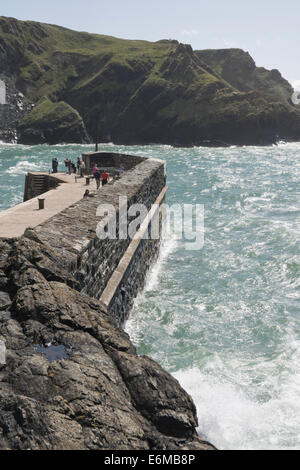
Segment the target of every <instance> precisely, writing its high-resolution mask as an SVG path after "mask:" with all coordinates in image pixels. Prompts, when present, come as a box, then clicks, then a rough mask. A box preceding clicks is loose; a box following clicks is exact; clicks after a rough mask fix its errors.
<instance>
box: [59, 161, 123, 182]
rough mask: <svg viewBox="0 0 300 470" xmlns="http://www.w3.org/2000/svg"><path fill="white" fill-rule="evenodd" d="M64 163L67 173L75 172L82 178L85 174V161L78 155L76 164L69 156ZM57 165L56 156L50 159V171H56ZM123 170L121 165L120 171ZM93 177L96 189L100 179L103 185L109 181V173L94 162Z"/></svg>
mask: <svg viewBox="0 0 300 470" xmlns="http://www.w3.org/2000/svg"><path fill="white" fill-rule="evenodd" d="M64 163H65V167H66V172H67V173H68V174H69V175H72V174H75V175H78V176H80V177H81V178H84V176H85V175H86V166H85V163H84V161H83V160H81V159H80V158H79V157H78V159H77V164H76V165H75V163H74V162H73V161H72V160H71V159H70V158H66V159H65V161H64ZM58 166H59V162H58V160H57V158H53V160H52V172H53V173H57V172H58ZM123 170H124V169H123V167H121V168H120V171H123ZM93 177H94V179H95V181H96V186H97V189H99V188H100V185H101V181H102V186H105V185H106V184H107V183H108V181H109V177H110V175H109V173H107V171H106V170H103V171H102V170H101V169H100V168H99V167H98V165H97V164H95V165H94V168H93Z"/></svg>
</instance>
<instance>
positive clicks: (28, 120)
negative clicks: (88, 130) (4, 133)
mask: <svg viewBox="0 0 300 470" xmlns="http://www.w3.org/2000/svg"><path fill="white" fill-rule="evenodd" d="M78 121H81V117H80V115H79V113H78V112H77V111H76V110H75V109H73V108H72V107H71V106H70V105H69V104H67V103H64V102H63V101H60V102H57V103H52V102H51V101H50V100H49V98H47V97H43V98H42V99H41V100H40V101H39V102H38V103H37V105H36V106H35V107H34V108H33V109H32V110H31V111H30V112H29V113H28V114H27V115H26V116H25V117H24V118H23V120H22V122H21V127H24V128H25V127H27V128H34V127H35V126H36V125H37V123H38V125H39V127H40V128H41V129H42V128H44V127H47V128H48V127H51V126H53V125H55V124H56V123H57V122H59V123H60V127H61V128H63V127H69V126H70V125H72V124H75V123H76V122H78Z"/></svg>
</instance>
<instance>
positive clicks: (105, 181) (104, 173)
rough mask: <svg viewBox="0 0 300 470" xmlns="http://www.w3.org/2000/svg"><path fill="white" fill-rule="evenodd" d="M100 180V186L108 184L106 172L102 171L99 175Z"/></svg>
mask: <svg viewBox="0 0 300 470" xmlns="http://www.w3.org/2000/svg"><path fill="white" fill-rule="evenodd" d="M101 179H102V186H105V185H106V184H107V183H108V179H109V174H108V173H107V172H106V170H104V171H103V173H102V175H101Z"/></svg>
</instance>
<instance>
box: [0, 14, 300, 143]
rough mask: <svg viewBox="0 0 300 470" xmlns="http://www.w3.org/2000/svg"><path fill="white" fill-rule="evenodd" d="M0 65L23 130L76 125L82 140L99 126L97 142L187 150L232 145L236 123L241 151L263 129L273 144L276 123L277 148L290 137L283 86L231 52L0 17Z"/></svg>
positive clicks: (287, 90)
mask: <svg viewBox="0 0 300 470" xmlns="http://www.w3.org/2000/svg"><path fill="white" fill-rule="evenodd" d="M0 60H1V64H2V65H3V70H4V71H8V73H9V74H12V75H13V76H15V77H16V80H17V83H16V85H17V88H18V89H19V90H20V91H22V92H23V93H24V94H25V95H26V97H27V98H28V99H29V100H30V101H31V102H33V103H35V105H36V106H35V107H34V109H33V110H32V111H31V112H30V113H29V114H28V115H27V116H26V117H25V118H24V119H23V121H22V127H23V128H26V127H28V128H29V129H30V128H32V129H34V128H41V126H43V125H44V123H45V124H46V123H47V125H49V124H50V125H51V126H52V124H53V126H52V127H53V128H55V127H56V128H61V127H64V125H65V123H70V122H73V121H74V122H76V121H77V122H78V121H79V120H81V118H82V119H83V121H84V123H85V125H86V128H87V130H88V133H89V134H90V136H92V137H93V136H94V135H95V132H96V130H95V128H96V124H95V123H96V122H98V120H99V124H100V129H101V138H102V139H103V140H104V141H112V140H113V141H115V142H121V143H144V142H166V143H171V142H174V141H175V142H183V143H190V142H192V143H197V142H202V140H205V141H206V139H207V135H209V138H211V139H212V140H214V136H216V139H217V140H218V136H219V135H221V136H222V138H224V135H225V134H226V138H227V137H228V141H230V142H234V143H235V142H239V135H238V134H239V130H238V127H237V126H236V123H237V122H241V123H242V125H241V126H240V129H242V131H243V132H244V137H243V139H246V142H256V141H257V139H260V140H259V141H260V142H263V141H264V137H263V134H264V125H265V124H264V121H268V123H267V125H266V127H268V129H267V134H269V131H270V129H271V133H272V134H274V135H275V134H276V135H277V134H278V129H277V128H276V129H274V131H273V121H274V120H276V121H277V122H280V121H284V129H283V132H282V137H283V138H285V136H288V135H292V138H295V137H296V138H298V135H299V137H300V127H299V126H300V124H299V120H298V119H295V116H296V114H295V113H296V111H295V108H294V109H293V108H292V105H291V103H290V96H291V86H290V85H289V83H288V82H287V81H286V80H284V79H283V78H282V77H281V75H280V73H279V72H278V71H276V70H273V71H267V70H265V69H263V68H257V67H256V65H255V63H254V61H253V59H252V58H251V57H250V56H249V54H247V53H245V52H244V51H241V50H239V49H228V50H217V51H193V50H192V48H191V47H190V46H188V45H183V44H179V43H178V42H177V41H168V40H162V41H158V42H155V43H153V42H147V41H138V40H123V39H118V38H114V37H110V36H103V35H97V34H89V33H86V32H76V31H71V30H69V29H66V28H62V27H59V26H54V25H49V24H42V23H35V22H31V21H29V22H23V21H18V20H14V19H11V18H3V17H0ZM273 103H275V104H276V105H273ZM279 104H280V105H281V106H279ZM274 116H275V117H274ZM255 121H256V123H255V125H254V126H252V128H251V129H252V130H251V132H252V133H253V136H251V135H250V136H249V138H248V136H247V129H248V128H249V126H248V123H250V124H252V123H253V122H255ZM55 123H56V126H55ZM294 123H296V124H295V125H294ZM250 127H251V126H250ZM260 127H261V129H260ZM222 128H223V129H224V132H223V131H222V132H220V130H222ZM291 128H293V130H292V133H290V129H291ZM261 136H262V137H261ZM267 139H269V137H268V136H267Z"/></svg>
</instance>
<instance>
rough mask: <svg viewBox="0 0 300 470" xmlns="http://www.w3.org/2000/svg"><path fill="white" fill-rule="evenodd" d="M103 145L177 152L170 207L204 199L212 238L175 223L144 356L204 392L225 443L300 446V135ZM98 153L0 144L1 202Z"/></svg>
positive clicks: (151, 300) (144, 311)
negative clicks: (196, 240)
mask: <svg viewBox="0 0 300 470" xmlns="http://www.w3.org/2000/svg"><path fill="white" fill-rule="evenodd" d="M100 149H101V150H105V151H114V152H122V153H128V154H133V155H141V156H146V157H154V158H160V159H164V160H166V161H167V168H168V187H169V189H168V196H167V203H168V205H170V206H172V205H173V204H175V205H176V204H177V205H181V207H183V204H185V205H192V206H195V205H199V206H201V207H203V208H204V218H203V220H202V228H201V230H202V231H203V234H204V240H203V243H201V244H200V245H199V247H198V249H190V245H189V244H188V243H186V240H185V239H184V236H183V237H182V238H180V237H179V236H178V231H177V232H176V230H174V231H173V232H172V231H171V232H170V233H169V236H168V237H166V238H165V239H164V241H163V246H162V249H161V254H160V257H159V259H158V261H157V263H156V264H155V265H153V267H152V269H151V271H150V272H149V274H148V278H147V282H146V287H145V289H144V291H143V292H141V293H140V294H139V295H138V298H137V299H136V301H135V305H134V308H133V310H132V312H131V314H130V318H129V320H128V322H127V324H126V327H125V328H126V331H127V333H128V334H129V335H130V337H131V339H132V341H133V343H134V344H135V345H136V347H137V351H138V353H139V354H141V355H148V356H150V357H152V358H153V359H154V360H156V361H157V362H159V363H160V364H161V366H162V367H163V368H164V369H166V370H168V371H169V372H170V373H171V374H172V375H173V376H174V377H176V379H177V380H178V381H179V382H180V384H181V385H182V387H183V388H184V389H185V390H186V391H187V392H188V393H189V394H190V395H191V396H192V398H193V400H194V402H195V404H196V407H197V414H198V420H199V428H198V432H199V435H200V436H202V437H204V438H206V439H208V440H209V441H210V442H212V443H213V444H214V445H215V446H216V447H217V448H219V449H236V450H237V449H276V450H279V449H297V450H299V449H300V253H299V241H300V184H299V181H300V144H299V143H284V142H282V143H280V144H278V145H274V146H270V147H230V148H203V147H202V148H199V147H194V148H173V147H171V146H165V145H148V146H118V145H113V144H102V145H101V148H100ZM92 150H93V146H88V145H60V146H59V145H58V146H45V145H43V146H34V147H28V146H21V145H14V144H11V145H7V144H0V211H2V210H5V209H6V208H8V207H11V206H13V205H15V204H18V203H20V202H22V199H23V191H24V178H25V174H26V173H27V172H28V171H48V170H49V169H50V168H51V160H52V158H53V157H57V158H58V160H59V162H60V167H59V169H61V170H63V169H64V165H63V161H64V159H65V158H67V157H69V158H72V159H73V160H74V161H76V159H77V157H78V156H80V155H81V153H83V152H85V151H92ZM190 216H191V217H193V215H190ZM186 217H188V215H186ZM174 224H175V222H174Z"/></svg>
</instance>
